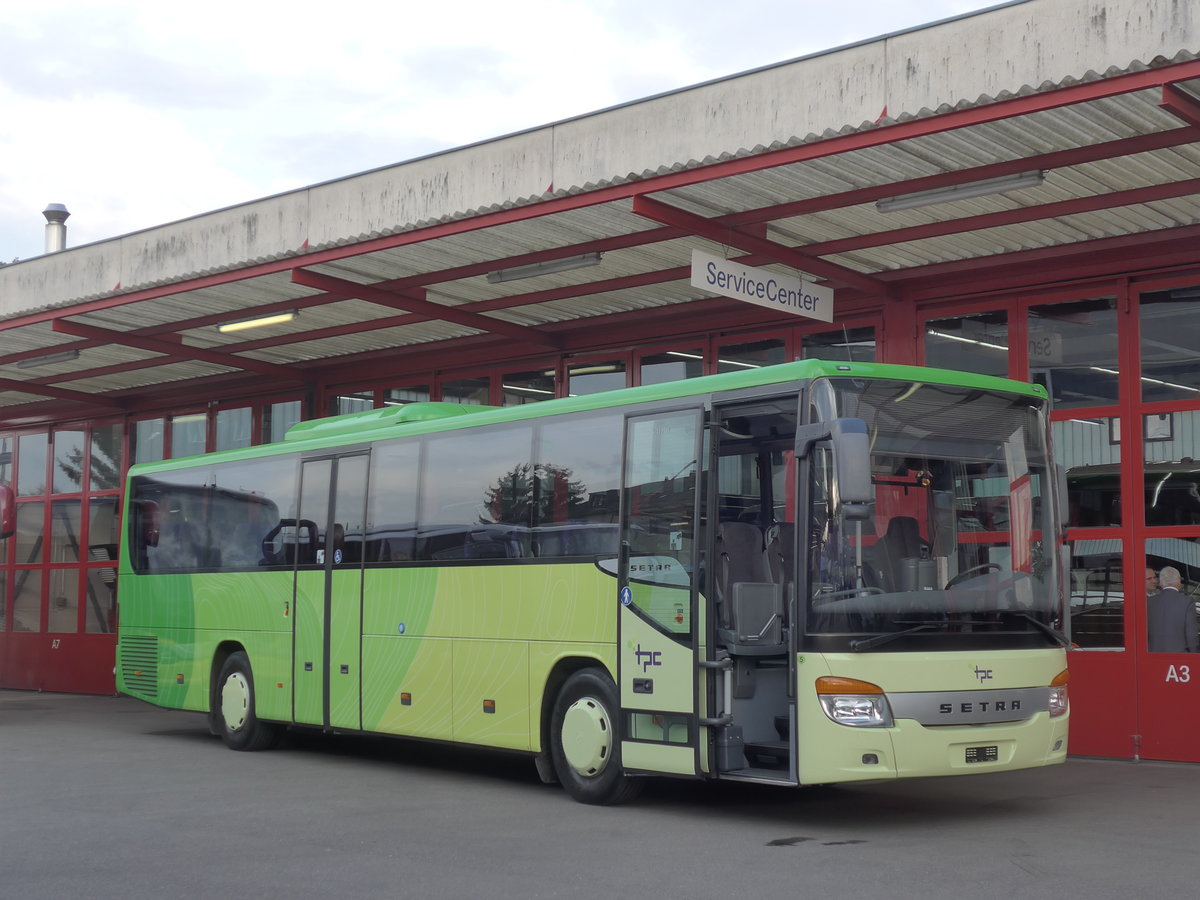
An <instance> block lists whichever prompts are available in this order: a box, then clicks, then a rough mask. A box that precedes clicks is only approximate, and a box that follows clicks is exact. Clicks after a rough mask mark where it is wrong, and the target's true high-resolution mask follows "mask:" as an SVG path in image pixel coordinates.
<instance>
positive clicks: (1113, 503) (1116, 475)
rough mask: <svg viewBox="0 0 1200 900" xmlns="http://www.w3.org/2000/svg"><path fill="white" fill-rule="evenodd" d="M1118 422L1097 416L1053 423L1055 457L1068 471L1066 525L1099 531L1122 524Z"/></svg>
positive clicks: (1051, 427) (1051, 428)
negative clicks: (1100, 528)
mask: <svg viewBox="0 0 1200 900" xmlns="http://www.w3.org/2000/svg"><path fill="white" fill-rule="evenodd" d="M1116 428H1117V420H1116V419H1110V418H1105V417H1103V416H1098V417H1096V418H1075V419H1068V420H1066V421H1063V422H1054V423H1052V425H1051V426H1050V430H1051V434H1052V437H1053V440H1054V454H1055V456H1056V457H1057V459H1058V462H1059V463H1060V464H1061V465H1062V466H1063V467H1064V468H1065V469H1066V470H1067V501H1068V504H1069V507H1070V512H1069V516H1068V519H1067V524H1069V525H1071V526H1075V527H1079V528H1098V527H1102V526H1108V525H1120V524H1121V445H1120V443H1119V442H1116V441H1114V440H1113V437H1114V436H1115V435H1116Z"/></svg>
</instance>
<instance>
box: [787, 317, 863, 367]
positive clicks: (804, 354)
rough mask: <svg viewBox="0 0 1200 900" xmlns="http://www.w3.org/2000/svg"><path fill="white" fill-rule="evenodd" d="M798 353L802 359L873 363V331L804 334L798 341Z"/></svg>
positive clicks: (852, 330) (846, 330) (861, 329)
mask: <svg viewBox="0 0 1200 900" xmlns="http://www.w3.org/2000/svg"><path fill="white" fill-rule="evenodd" d="M800 351H801V352H800V356H801V358H803V359H827V360H832V361H833V362H875V329H874V328H871V327H869V326H868V327H865V328H847V329H845V330H838V331H822V332H820V333H819V334H806V335H804V337H802V338H801V339H800Z"/></svg>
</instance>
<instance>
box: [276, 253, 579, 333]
mask: <svg viewBox="0 0 1200 900" xmlns="http://www.w3.org/2000/svg"><path fill="white" fill-rule="evenodd" d="M292 281H294V282H295V283H296V284H302V285H304V286H305V287H310V288H316V289H317V290H322V291H329V292H331V293H337V294H342V295H345V296H349V297H357V298H358V299H360V300H366V301H368V302H371V303H379V304H382V305H385V306H390V307H393V308H396V309H404V310H407V311H409V312H413V313H419V314H421V315H425V316H428V317H429V318H430V319H436V320H439V321H443V322H452V323H454V324H456V325H463V326H465V327H467V328H474V329H476V330H478V331H483V332H486V333H493V334H499V335H504V336H505V337H509V338H512V339H514V340H518V341H524V342H527V343H530V344H533V345H535V346H539V347H549V348H551V349H558V348H559V346H561V341H560V340H559V339H558V338H556V337H554V336H552V335H548V334H546V333H544V332H542V331H539V330H538V329H536V328H527V327H525V326H524V325H517V324H515V323H512V322H505V321H503V320H501V319H495V318H492V317H491V316H481V315H479V314H478V313H476V312H472V311H469V310H466V309H462V308H460V307H455V306H443V305H442V304H440V303H431V302H430V301H428V300H419V299H416V298H414V297H408V296H404V295H401V294H394V293H392V292H390V291H384V290H380V289H379V288H377V287H374V286H372V285H367V284H357V283H356V282H353V281H346V280H345V279H343V278H334V277H333V276H331V275H322V274H320V273H319V272H312V271H310V270H308V269H293V270H292Z"/></svg>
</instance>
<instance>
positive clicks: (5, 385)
mask: <svg viewBox="0 0 1200 900" xmlns="http://www.w3.org/2000/svg"><path fill="white" fill-rule="evenodd" d="M0 391H14V392H20V393H22V394H33V395H35V396H38V397H53V398H54V399H55V400H74V401H76V402H78V403H86V404H87V405H88V406H89V407H92V408H95V407H97V406H99V407H103V408H105V409H124V408H125V406H126V404H125V403H123V402H121V401H119V400H105V399H104V395H103V394H89V393H85V392H83V391H69V390H66V389H65V388H56V387H50V386H49V385H45V384H33V383H32V382H25V381H20V380H18V379H15V378H0Z"/></svg>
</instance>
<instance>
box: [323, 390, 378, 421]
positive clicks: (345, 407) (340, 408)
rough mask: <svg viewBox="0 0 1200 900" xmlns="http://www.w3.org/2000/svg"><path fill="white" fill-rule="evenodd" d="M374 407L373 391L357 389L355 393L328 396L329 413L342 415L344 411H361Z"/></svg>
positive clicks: (344, 413)
mask: <svg viewBox="0 0 1200 900" xmlns="http://www.w3.org/2000/svg"><path fill="white" fill-rule="evenodd" d="M374 408H375V392H374V391H359V392H358V393H357V394H338V395H337V396H336V397H330V398H329V414H330V415H331V416H344V415H346V413H356V412H363V411H365V410H368V409H374Z"/></svg>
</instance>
